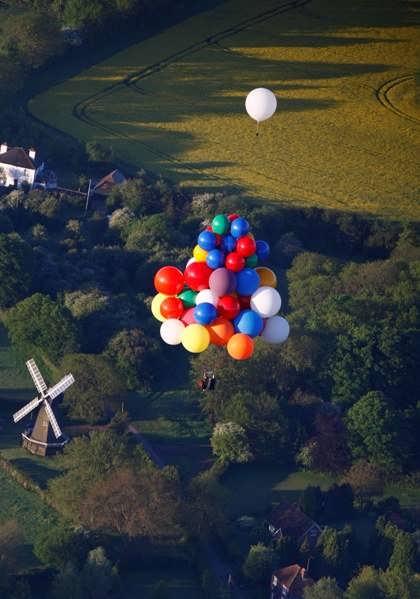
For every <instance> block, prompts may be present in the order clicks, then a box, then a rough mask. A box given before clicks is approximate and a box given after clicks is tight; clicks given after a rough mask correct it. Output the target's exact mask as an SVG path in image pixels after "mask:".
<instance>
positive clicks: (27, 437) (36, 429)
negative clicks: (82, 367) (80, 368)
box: [13, 360, 74, 456]
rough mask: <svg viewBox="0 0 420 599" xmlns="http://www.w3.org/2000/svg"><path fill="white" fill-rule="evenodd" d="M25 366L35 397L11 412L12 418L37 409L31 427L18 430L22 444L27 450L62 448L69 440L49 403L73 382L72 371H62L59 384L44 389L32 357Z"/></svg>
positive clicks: (40, 451)
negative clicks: (34, 389) (63, 375)
mask: <svg viewBox="0 0 420 599" xmlns="http://www.w3.org/2000/svg"><path fill="white" fill-rule="evenodd" d="M26 366H27V368H28V370H29V373H30V375H31V377H32V380H33V382H34V383H35V387H36V388H37V390H38V396H37V397H35V399H33V400H32V401H30V402H29V403H28V404H26V406H24V407H23V408H21V409H20V410H19V411H18V412H16V413H15V414H13V420H14V422H19V420H21V419H22V418H24V417H25V416H26V415H27V414H29V413H30V412H32V410H35V409H36V408H39V410H38V415H37V417H36V420H35V425H34V426H33V428H32V429H28V430H25V432H23V433H22V445H23V447H26V449H27V450H28V451H30V452H31V453H35V454H37V455H42V456H46V455H51V454H53V453H56V452H57V451H59V450H60V449H62V448H63V447H64V445H65V444H66V443H68V441H69V439H68V437H66V436H65V435H63V433H62V431H61V428H60V427H59V426H58V422H57V419H56V417H55V416H54V412H53V411H52V408H51V404H52V402H53V401H54V399H55V398H57V397H58V396H59V395H62V394H63V393H64V391H65V390H66V389H68V388H69V387H70V386H71V385H72V384H73V383H74V378H73V375H72V374H66V376H65V377H64V378H62V379H61V381H60V382H59V383H57V384H56V385H54V386H53V387H50V388H48V387H47V384H46V383H45V381H44V379H43V378H42V375H41V373H40V372H39V369H38V366H37V365H36V364H35V360H28V361H27V362H26Z"/></svg>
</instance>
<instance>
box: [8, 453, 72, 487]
mask: <svg viewBox="0 0 420 599" xmlns="http://www.w3.org/2000/svg"><path fill="white" fill-rule="evenodd" d="M43 459H45V460H48V458H43ZM11 462H12V464H13V465H14V466H16V467H17V468H19V470H21V471H22V472H24V473H25V474H26V475H27V476H29V477H30V478H32V479H33V480H34V481H35V482H36V483H38V484H39V486H40V487H41V488H42V489H46V488H47V483H48V481H49V480H51V479H52V478H56V477H57V476H60V474H62V472H61V471H60V470H54V469H52V468H49V467H48V465H47V462H46V464H45V466H43V465H42V464H39V463H38V462H35V461H34V459H31V458H16V459H14V460H11Z"/></svg>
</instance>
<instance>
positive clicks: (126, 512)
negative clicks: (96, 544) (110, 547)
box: [81, 466, 180, 539]
mask: <svg viewBox="0 0 420 599" xmlns="http://www.w3.org/2000/svg"><path fill="white" fill-rule="evenodd" d="M81 519H82V521H83V522H85V523H86V524H87V525H88V526H89V527H90V528H96V529H102V530H108V531H115V532H118V534H126V535H128V536H130V537H135V536H146V537H150V538H153V539H157V538H170V537H174V536H177V535H179V532H180V502H179V496H178V482H177V481H176V480H175V481H174V480H171V479H170V478H168V477H167V476H165V471H161V470H157V469H155V468H154V467H152V466H150V467H148V468H144V469H142V470H140V471H139V472H135V471H134V470H132V469H123V470H118V471H117V472H114V473H112V474H110V475H109V476H108V477H106V478H104V479H102V480H100V481H98V482H97V483H96V484H95V485H94V486H93V487H92V488H91V489H90V490H89V492H88V493H87V496H86V497H85V499H84V501H83V504H82V506H81Z"/></svg>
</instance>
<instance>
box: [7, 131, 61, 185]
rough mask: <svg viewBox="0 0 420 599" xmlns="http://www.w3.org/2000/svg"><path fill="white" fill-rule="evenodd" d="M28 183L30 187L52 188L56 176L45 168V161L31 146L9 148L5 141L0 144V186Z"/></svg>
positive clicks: (55, 181)
mask: <svg viewBox="0 0 420 599" xmlns="http://www.w3.org/2000/svg"><path fill="white" fill-rule="evenodd" d="M22 185H23V186H24V185H28V186H29V187H30V189H33V188H34V187H40V188H43V189H54V188H55V187H57V177H56V176H55V174H54V173H53V172H52V171H50V170H47V169H46V168H45V163H44V161H43V160H40V159H39V157H38V156H37V152H36V150H34V149H33V148H31V149H29V150H25V149H24V148H19V147H16V148H9V146H8V145H7V143H6V142H3V143H2V144H1V145H0V186H2V187H9V186H11V187H17V188H18V189H20V188H21V187H22Z"/></svg>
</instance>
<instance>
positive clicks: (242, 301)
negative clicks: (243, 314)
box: [238, 295, 251, 310]
mask: <svg viewBox="0 0 420 599" xmlns="http://www.w3.org/2000/svg"><path fill="white" fill-rule="evenodd" d="M238 301H239V305H240V306H241V310H249V309H250V307H251V296H250V295H238Z"/></svg>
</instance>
